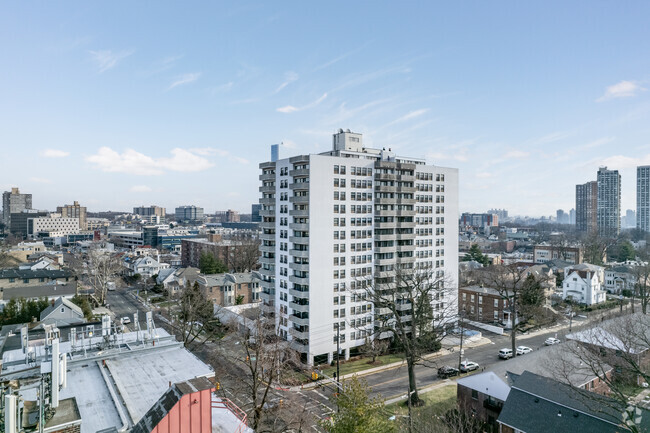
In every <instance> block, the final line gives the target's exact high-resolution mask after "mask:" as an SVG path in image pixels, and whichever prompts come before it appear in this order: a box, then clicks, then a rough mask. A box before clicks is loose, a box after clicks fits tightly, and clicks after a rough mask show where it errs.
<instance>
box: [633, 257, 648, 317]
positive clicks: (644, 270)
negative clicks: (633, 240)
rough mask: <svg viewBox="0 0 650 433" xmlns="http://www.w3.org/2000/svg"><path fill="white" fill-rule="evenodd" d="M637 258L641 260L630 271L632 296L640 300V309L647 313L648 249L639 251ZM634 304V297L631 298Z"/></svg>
mask: <svg viewBox="0 0 650 433" xmlns="http://www.w3.org/2000/svg"><path fill="white" fill-rule="evenodd" d="M639 258H640V259H641V260H642V261H643V262H642V263H640V264H639V265H637V266H635V267H634V268H633V271H632V275H633V276H634V280H635V281H634V296H635V297H638V298H639V301H641V311H642V312H643V314H648V304H650V250H648V248H646V249H645V250H643V251H641V252H640V253H639ZM632 305H633V306H634V299H632Z"/></svg>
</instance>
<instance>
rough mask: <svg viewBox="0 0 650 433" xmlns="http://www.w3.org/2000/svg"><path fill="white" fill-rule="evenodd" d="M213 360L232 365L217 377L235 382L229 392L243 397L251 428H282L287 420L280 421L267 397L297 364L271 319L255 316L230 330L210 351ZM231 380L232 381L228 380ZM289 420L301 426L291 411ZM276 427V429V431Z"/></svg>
mask: <svg viewBox="0 0 650 433" xmlns="http://www.w3.org/2000/svg"><path fill="white" fill-rule="evenodd" d="M214 356H215V362H220V363H223V362H224V360H225V361H226V362H228V363H229V364H231V365H232V366H233V367H235V369H234V371H230V372H228V373H224V375H225V376H230V377H218V378H217V379H218V380H220V379H222V380H223V379H225V380H228V379H231V381H232V382H233V383H234V384H236V385H235V387H234V389H233V392H236V393H238V394H240V395H244V396H246V397H247V400H249V401H250V403H249V404H248V405H247V407H245V408H243V409H244V410H245V411H246V412H247V414H248V417H249V420H250V424H249V427H251V429H253V430H254V431H269V430H270V431H283V430H284V429H286V425H287V420H284V422H280V421H279V420H278V419H277V418H278V415H279V414H278V413H277V412H278V409H280V408H278V407H277V405H276V404H271V403H270V399H271V397H272V395H273V390H274V388H275V386H276V385H277V383H278V382H279V381H280V380H282V379H283V378H284V377H285V375H289V374H290V372H291V371H293V370H295V369H296V368H298V367H299V366H300V362H299V358H298V355H297V353H296V352H295V351H294V350H292V349H291V348H290V346H289V342H287V341H285V340H282V339H281V338H280V337H279V336H278V335H276V333H275V326H274V323H273V321H272V320H267V319H264V318H258V319H255V320H249V321H245V322H244V324H243V325H242V326H239V327H237V329H232V330H231V332H230V333H229V335H228V337H227V338H224V339H223V340H222V341H221V343H220V344H219V347H218V349H217V350H216V351H215V353H214ZM232 379H234V380H232ZM285 418H289V420H290V421H291V422H292V423H298V424H299V425H302V423H303V422H304V421H303V420H302V417H300V416H296V414H292V415H290V416H288V417H285ZM280 425H283V426H284V427H282V428H279V427H278V426H280ZM276 428H278V430H276Z"/></svg>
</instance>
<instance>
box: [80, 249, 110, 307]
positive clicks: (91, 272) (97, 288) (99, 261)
mask: <svg viewBox="0 0 650 433" xmlns="http://www.w3.org/2000/svg"><path fill="white" fill-rule="evenodd" d="M86 264H87V268H86V266H85V265H86ZM73 266H74V267H75V268H76V269H77V272H79V270H80V269H79V266H81V270H82V276H83V274H84V272H83V271H85V270H86V269H87V274H86V276H87V278H88V280H87V281H88V283H89V284H90V286H91V287H92V288H93V289H94V292H95V299H96V300H97V302H98V303H99V304H100V305H103V304H104V303H105V302H106V293H107V291H108V286H109V284H108V283H111V282H115V280H116V278H117V276H118V275H119V274H120V273H121V271H122V266H121V264H120V259H119V258H118V257H117V256H116V255H115V254H114V253H112V252H108V251H103V250H101V249H100V248H99V245H94V246H93V247H92V248H91V249H90V250H89V251H88V258H87V261H86V262H85V263H84V262H83V261H82V262H77V263H76V265H73Z"/></svg>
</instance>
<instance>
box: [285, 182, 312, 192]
mask: <svg viewBox="0 0 650 433" xmlns="http://www.w3.org/2000/svg"><path fill="white" fill-rule="evenodd" d="M289 189H293V190H295V191H307V190H309V182H297V183H292V184H291V185H289Z"/></svg>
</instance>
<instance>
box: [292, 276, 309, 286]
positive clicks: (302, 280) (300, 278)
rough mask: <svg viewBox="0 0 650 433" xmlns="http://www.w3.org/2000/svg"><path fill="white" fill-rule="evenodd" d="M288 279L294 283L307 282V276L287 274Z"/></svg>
mask: <svg viewBox="0 0 650 433" xmlns="http://www.w3.org/2000/svg"><path fill="white" fill-rule="evenodd" d="M289 281H291V282H292V283H295V284H309V277H305V278H303V277H296V276H295V275H289Z"/></svg>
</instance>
